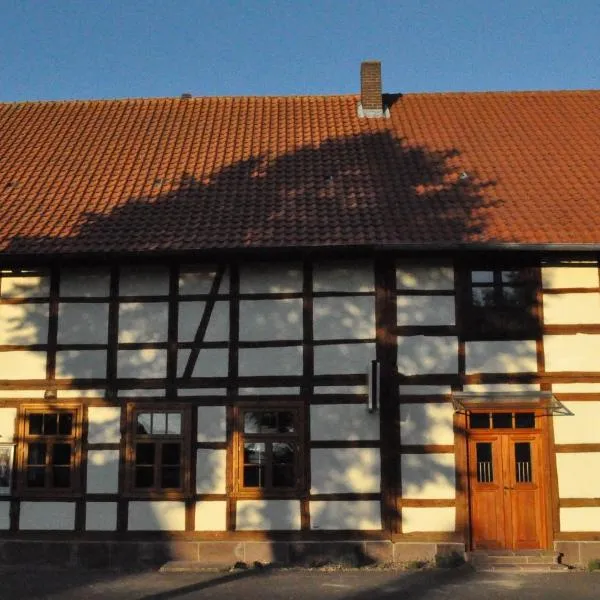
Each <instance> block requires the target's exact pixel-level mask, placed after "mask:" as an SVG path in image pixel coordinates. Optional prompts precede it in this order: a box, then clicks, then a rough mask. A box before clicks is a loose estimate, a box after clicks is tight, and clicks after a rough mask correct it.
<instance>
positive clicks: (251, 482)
mask: <svg viewBox="0 0 600 600" xmlns="http://www.w3.org/2000/svg"><path fill="white" fill-rule="evenodd" d="M300 431H301V422H300V411H299V409H291V410H290V409H285V408H281V409H279V408H276V409H274V408H268V409H263V408H247V409H241V410H240V428H239V440H240V446H239V448H240V449H239V456H240V459H241V460H240V471H241V472H240V490H244V491H250V490H256V491H260V493H261V494H265V493H266V494H272V495H276V494H277V493H282V492H283V493H285V492H292V491H298V490H299V488H300V487H301V485H302V477H301V472H300V471H301V469H300V460H301V447H302V438H301V436H300Z"/></svg>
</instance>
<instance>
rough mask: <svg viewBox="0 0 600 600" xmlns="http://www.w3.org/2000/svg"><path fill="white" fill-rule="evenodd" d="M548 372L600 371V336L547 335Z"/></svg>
mask: <svg viewBox="0 0 600 600" xmlns="http://www.w3.org/2000/svg"><path fill="white" fill-rule="evenodd" d="M544 355H545V359H546V361H545V362H546V371H600V360H599V359H598V357H599V356H600V335H597V334H596V335H594V334H585V333H577V334H575V335H545V336H544Z"/></svg>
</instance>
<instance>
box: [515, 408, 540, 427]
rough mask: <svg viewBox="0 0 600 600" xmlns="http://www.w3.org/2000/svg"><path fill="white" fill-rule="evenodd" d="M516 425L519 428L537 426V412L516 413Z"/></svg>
mask: <svg viewBox="0 0 600 600" xmlns="http://www.w3.org/2000/svg"><path fill="white" fill-rule="evenodd" d="M515 427H516V428H517V429H533V428H535V413H532V412H525V413H515Z"/></svg>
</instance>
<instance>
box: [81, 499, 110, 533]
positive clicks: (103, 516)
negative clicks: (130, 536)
mask: <svg viewBox="0 0 600 600" xmlns="http://www.w3.org/2000/svg"><path fill="white" fill-rule="evenodd" d="M85 528H86V530H87V531H116V530H117V503H116V502H86V504H85Z"/></svg>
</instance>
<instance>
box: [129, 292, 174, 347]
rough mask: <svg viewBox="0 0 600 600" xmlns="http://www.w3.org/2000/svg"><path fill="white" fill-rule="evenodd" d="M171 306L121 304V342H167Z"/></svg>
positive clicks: (136, 303)
mask: <svg viewBox="0 0 600 600" xmlns="http://www.w3.org/2000/svg"><path fill="white" fill-rule="evenodd" d="M168 320H169V305H168V304H167V303H166V302H121V303H120V304H119V342H120V343H127V344H132V343H147V342H166V341H167V331H168Z"/></svg>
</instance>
